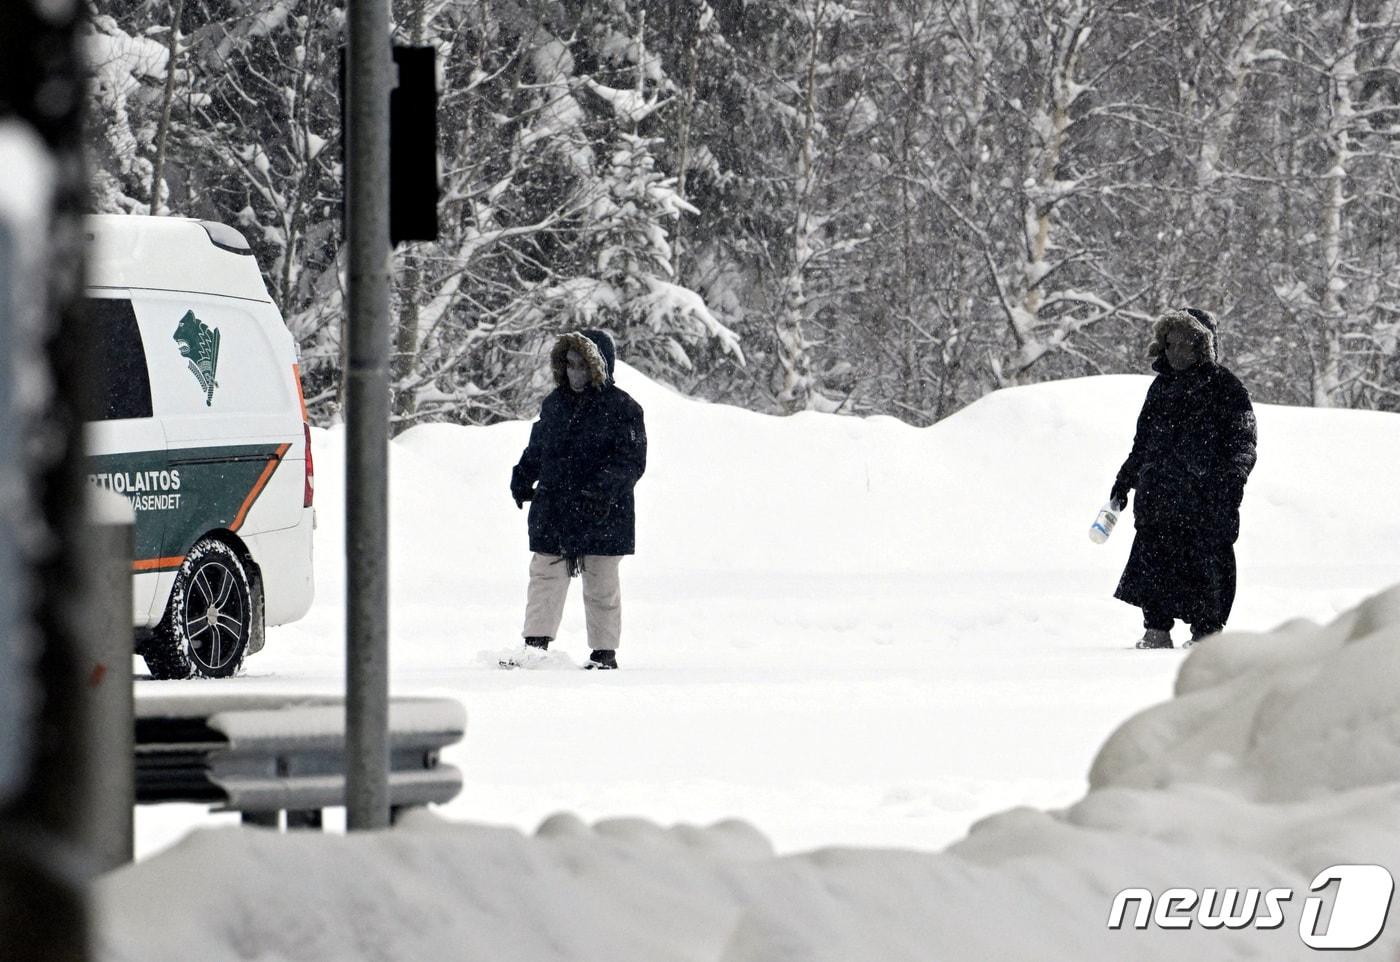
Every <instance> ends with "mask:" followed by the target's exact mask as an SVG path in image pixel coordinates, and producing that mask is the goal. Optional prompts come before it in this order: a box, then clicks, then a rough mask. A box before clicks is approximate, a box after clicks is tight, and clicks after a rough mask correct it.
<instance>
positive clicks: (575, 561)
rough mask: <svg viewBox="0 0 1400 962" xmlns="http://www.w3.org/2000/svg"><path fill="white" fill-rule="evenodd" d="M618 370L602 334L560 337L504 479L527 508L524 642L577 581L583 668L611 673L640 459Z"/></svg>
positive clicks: (553, 626)
mask: <svg viewBox="0 0 1400 962" xmlns="http://www.w3.org/2000/svg"><path fill="white" fill-rule="evenodd" d="M616 364H617V348H616V346H615V345H614V344H613V340H612V338H611V337H609V336H608V335H607V333H605V332H603V331H600V330H586V331H570V332H568V333H566V334H562V335H560V337H559V338H558V340H557V341H556V342H555V344H554V348H553V350H552V351H551V352H550V366H551V368H552V370H553V374H554V383H555V388H554V390H553V391H551V392H550V394H549V395H548V396H547V397H546V398H545V399H544V404H543V405H542V406H541V408H540V417H539V420H538V421H536V422H535V424H534V426H533V427H531V429H530V443H529V445H528V446H527V447H526V448H525V452H524V453H523V454H522V455H521V457H520V462H519V463H518V464H517V465H516V466H515V470H514V471H513V472H512V473H511V480H510V490H511V496H512V497H513V498H514V499H515V503H516V506H517V507H519V506H521V505H522V504H523V503H524V502H526V501H529V502H531V504H530V517H529V524H528V527H529V535H530V550H531V551H532V552H533V553H534V557H533V558H532V559H531V562H530V587H529V592H528V599H527V603H526V611H525V630H524V636H525V643H526V645H527V646H528V647H531V648H535V649H544V648H547V647H548V645H549V643H550V641H552V640H553V639H554V638H555V636H556V635H557V634H558V630H559V623H560V621H561V620H562V618H563V613H564V601H565V598H566V597H567V594H568V589H569V579H570V577H571V576H575V575H582V580H583V600H584V612H585V617H586V621H587V626H588V646H589V648H590V649H592V653H591V655H590V661H589V663H588V665H587V666H585V667H590V668H616V667H617V656H616V654H615V652H616V650H617V647H618V644H619V643H620V640H621V619H622V592H621V586H620V582H619V579H618V565H619V562H620V561H621V559H622V557H623V556H624V555H629V554H632V553H633V552H634V551H635V550H636V506H635V502H634V499H633V495H632V489H633V487H634V486H635V485H636V483H637V481H638V479H639V478H641V476H642V473H643V472H644V471H645V470H646V459H647V436H646V426H645V423H644V421H643V417H642V407H641V405H640V404H638V403H637V402H636V401H635V400H633V399H632V397H631V396H630V395H628V393H627V392H626V391H624V390H622V389H621V388H620V387H618V386H617V384H616V383H614V381H613V372H614V370H615V368H616ZM527 654H528V652H527Z"/></svg>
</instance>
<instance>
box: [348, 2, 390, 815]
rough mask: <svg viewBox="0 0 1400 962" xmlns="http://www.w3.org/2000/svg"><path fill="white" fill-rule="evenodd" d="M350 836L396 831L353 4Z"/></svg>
mask: <svg viewBox="0 0 1400 962" xmlns="http://www.w3.org/2000/svg"><path fill="white" fill-rule="evenodd" d="M347 4H348V8H347V11H348V15H349V23H348V28H349V43H348V48H349V50H348V57H347V69H346V77H345V92H346V110H345V117H346V130H345V138H346V150H345V157H346V167H347V169H346V189H347V202H346V205H345V206H346V235H347V236H346V240H347V246H348V250H349V264H348V267H349V291H348V298H349V304H348V307H347V312H346V313H347V316H346V322H347V324H348V327H349V331H348V332H347V342H348V344H349V365H348V370H347V371H346V372H345V377H346V381H347V389H346V402H345V403H346V459H345V475H346V476H345V571H346V601H345V604H346V611H345V618H346V653H345V654H346V657H345V669H346V671H345V714H346V718H345V736H346V745H345V747H346V765H347V769H346V785H345V794H346V802H345V804H346V824H347V827H349V828H350V829H352V830H359V829H375V828H384V827H386V826H387V825H388V824H389V786H388V783H389V736H388V721H389V718H388V715H389V618H388V601H389V592H388V573H389V563H388V553H389V538H388V528H389V525H388V488H389V483H388V482H389V475H388V444H389V88H390V87H391V86H392V81H391V77H390V59H389V7H388V0H347Z"/></svg>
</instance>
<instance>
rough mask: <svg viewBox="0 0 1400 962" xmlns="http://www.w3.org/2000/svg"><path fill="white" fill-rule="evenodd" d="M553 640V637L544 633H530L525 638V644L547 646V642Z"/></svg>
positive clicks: (536, 646)
mask: <svg viewBox="0 0 1400 962" xmlns="http://www.w3.org/2000/svg"><path fill="white" fill-rule="evenodd" d="M553 640H554V639H553V638H550V637H547V636H545V635H531V636H530V637H529V638H526V639H525V644H527V645H529V646H530V647H531V648H548V647H549V643H550V642H551V641H553Z"/></svg>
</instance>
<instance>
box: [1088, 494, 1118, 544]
mask: <svg viewBox="0 0 1400 962" xmlns="http://www.w3.org/2000/svg"><path fill="white" fill-rule="evenodd" d="M1117 523H1118V509H1116V508H1115V507H1113V502H1112V501H1109V502H1108V503H1107V504H1105V505H1104V506H1103V507H1102V508H1101V509H1100V510H1099V516H1098V517H1097V518H1095V519H1094V523H1093V524H1091V525H1090V526H1089V540H1090V541H1092V542H1094V544H1103V543H1104V542H1105V541H1107V540H1108V536H1109V535H1111V534H1113V526H1114V525H1115V524H1117Z"/></svg>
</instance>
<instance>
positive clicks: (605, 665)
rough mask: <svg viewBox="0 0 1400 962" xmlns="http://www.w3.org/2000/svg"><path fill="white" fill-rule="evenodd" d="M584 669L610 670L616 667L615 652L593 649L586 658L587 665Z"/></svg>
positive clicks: (605, 649)
mask: <svg viewBox="0 0 1400 962" xmlns="http://www.w3.org/2000/svg"><path fill="white" fill-rule="evenodd" d="M583 667H585V668H599V669H610V668H616V667H617V652H615V651H611V650H609V649H607V648H595V649H593V652H592V654H590V655H589V656H588V664H586V665H584V666H583Z"/></svg>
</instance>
